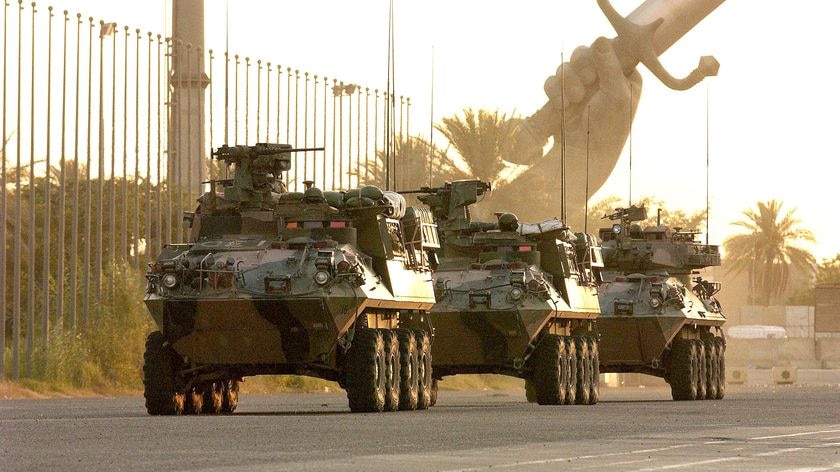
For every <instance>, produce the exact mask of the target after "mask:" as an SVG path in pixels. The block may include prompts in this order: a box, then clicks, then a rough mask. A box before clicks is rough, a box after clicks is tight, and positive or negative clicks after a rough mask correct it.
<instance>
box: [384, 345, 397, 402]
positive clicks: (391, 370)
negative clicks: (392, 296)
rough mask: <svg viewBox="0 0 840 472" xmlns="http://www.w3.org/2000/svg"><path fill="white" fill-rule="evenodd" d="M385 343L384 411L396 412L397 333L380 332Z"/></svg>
mask: <svg viewBox="0 0 840 472" xmlns="http://www.w3.org/2000/svg"><path fill="white" fill-rule="evenodd" d="M382 340H383V341H384V342H385V373H386V375H385V411H397V409H398V408H399V406H400V346H399V341H398V340H397V333H395V332H394V331H393V330H390V329H383V330H382Z"/></svg>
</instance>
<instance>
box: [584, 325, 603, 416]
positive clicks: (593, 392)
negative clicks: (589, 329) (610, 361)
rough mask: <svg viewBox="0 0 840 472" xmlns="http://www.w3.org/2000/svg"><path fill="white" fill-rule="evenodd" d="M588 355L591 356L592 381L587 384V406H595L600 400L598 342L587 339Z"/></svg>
mask: <svg viewBox="0 0 840 472" xmlns="http://www.w3.org/2000/svg"><path fill="white" fill-rule="evenodd" d="M587 342H589V355H590V356H592V380H591V381H590V382H589V404H590V405H595V404H596V403H598V401H599V400H600V399H601V367H600V365H599V363H600V362H601V358H600V356H599V355H598V340H597V339H595V338H592V337H589V338H587Z"/></svg>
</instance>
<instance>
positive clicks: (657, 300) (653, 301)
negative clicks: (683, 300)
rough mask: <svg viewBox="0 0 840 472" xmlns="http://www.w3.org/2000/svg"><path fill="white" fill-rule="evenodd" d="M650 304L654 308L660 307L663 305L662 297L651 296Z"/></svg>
mask: <svg viewBox="0 0 840 472" xmlns="http://www.w3.org/2000/svg"><path fill="white" fill-rule="evenodd" d="M650 306H651V307H653V308H659V307H660V306H662V299H661V298H659V297H650Z"/></svg>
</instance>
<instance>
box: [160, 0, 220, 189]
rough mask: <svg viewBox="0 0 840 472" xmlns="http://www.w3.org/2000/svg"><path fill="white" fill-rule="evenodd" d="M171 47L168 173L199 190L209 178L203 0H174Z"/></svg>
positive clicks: (175, 179)
mask: <svg viewBox="0 0 840 472" xmlns="http://www.w3.org/2000/svg"><path fill="white" fill-rule="evenodd" d="M171 44H172V46H171V47H172V50H171V54H172V56H171V59H172V62H171V69H170V75H169V86H170V87H171V92H172V96H171V106H172V107H171V113H170V115H169V147H168V149H169V157H168V163H169V176H170V178H171V179H172V180H171V182H172V184H173V185H178V184H180V185H181V186H183V187H186V188H190V189H193V190H196V191H197V190H198V189H199V188H200V186H199V182H200V179H201V180H206V179H207V171H206V168H205V165H204V163H205V162H206V158H207V157H208V151H207V149H206V147H205V142H204V139H205V138H204V134H205V133H204V104H205V100H206V97H205V90H204V89H205V88H206V87H207V85H208V84H209V83H210V80H209V79H208V78H207V75H206V74H205V73H204V62H205V61H204V58H205V56H206V54H207V52H206V50H205V49H204V0H172V43H171Z"/></svg>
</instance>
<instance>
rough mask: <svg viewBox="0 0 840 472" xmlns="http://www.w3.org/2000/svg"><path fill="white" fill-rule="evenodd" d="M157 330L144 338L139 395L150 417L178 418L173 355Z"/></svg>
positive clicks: (178, 394) (180, 409)
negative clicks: (142, 398) (140, 392)
mask: <svg viewBox="0 0 840 472" xmlns="http://www.w3.org/2000/svg"><path fill="white" fill-rule="evenodd" d="M166 341H167V340H166V337H164V335H163V333H161V332H160V331H154V332H152V333H149V335H148V336H147V337H146V351H145V353H144V354H143V396H144V397H145V398H146V411H148V412H149V414H150V415H180V414H181V413H183V412H184V393H183V392H182V391H181V390H180V389H179V388H178V386H177V383H176V379H175V353H173V352H172V350H171V349H169V347H168V346H167V343H166Z"/></svg>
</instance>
